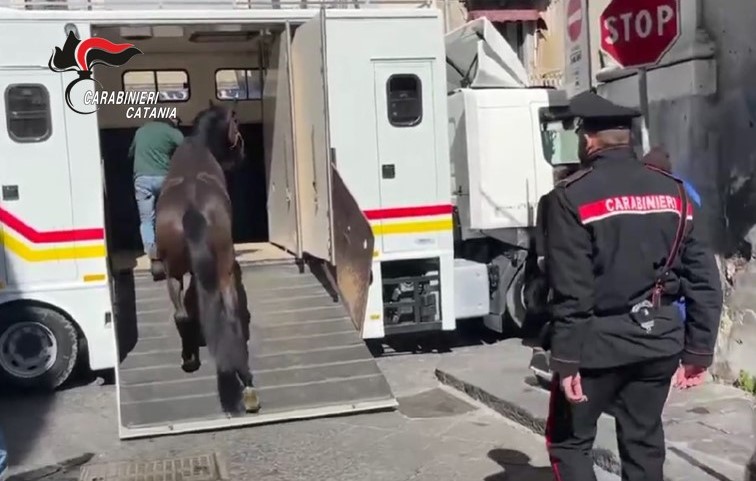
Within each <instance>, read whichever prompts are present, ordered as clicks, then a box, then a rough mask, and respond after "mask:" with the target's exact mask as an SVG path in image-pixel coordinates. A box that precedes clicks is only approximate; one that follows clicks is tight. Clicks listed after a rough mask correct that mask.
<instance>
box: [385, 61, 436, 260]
mask: <svg viewBox="0 0 756 481" xmlns="http://www.w3.org/2000/svg"><path fill="white" fill-rule="evenodd" d="M373 74H374V85H375V102H376V104H375V105H376V108H375V112H376V116H377V117H376V124H375V125H376V129H377V131H376V138H377V140H378V161H379V163H380V169H381V170H380V175H381V181H380V192H381V208H382V209H386V210H391V209H397V208H405V209H406V213H407V216H408V217H413V220H411V221H406V220H405V221H402V220H401V219H400V221H398V222H397V221H393V220H392V221H391V222H388V221H386V220H384V221H382V226H381V231H382V232H383V234H384V235H383V236H382V239H383V251H384V252H398V251H408V250H416V249H418V248H427V247H428V246H429V245H434V244H435V243H436V236H435V232H433V231H434V230H437V229H435V226H434V221H432V220H428V218H427V216H428V215H429V212H431V211H432V208H433V207H434V206H435V205H436V204H438V199H439V192H438V185H439V184H438V179H437V178H436V175H437V169H436V162H437V158H436V125H435V122H436V116H435V112H434V109H433V98H434V95H435V94H434V88H435V86H434V85H433V60H430V59H429V60H376V61H374V62H373ZM444 185H447V184H444ZM386 234H401V235H386Z"/></svg>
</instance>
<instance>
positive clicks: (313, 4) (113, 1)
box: [0, 0, 435, 10]
mask: <svg viewBox="0 0 756 481" xmlns="http://www.w3.org/2000/svg"><path fill="white" fill-rule="evenodd" d="M381 6H384V7H385V6H396V7H410V8H411V7H420V8H423V7H432V6H435V1H434V0H0V8H2V7H5V8H12V9H18V10H140V9H141V10H155V9H157V10H163V9H216V8H219V9H234V10H249V9H260V8H268V9H270V8H273V9H278V8H305V9H307V8H321V7H326V8H370V7H381Z"/></svg>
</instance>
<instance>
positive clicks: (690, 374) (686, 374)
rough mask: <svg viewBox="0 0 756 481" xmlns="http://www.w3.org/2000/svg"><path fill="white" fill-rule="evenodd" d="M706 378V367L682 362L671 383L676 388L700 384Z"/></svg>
mask: <svg viewBox="0 0 756 481" xmlns="http://www.w3.org/2000/svg"><path fill="white" fill-rule="evenodd" d="M705 380H706V368H705V367H700V366H693V365H690V364H683V365H681V366H680V367H679V368H678V369H677V372H676V373H675V377H674V379H673V382H672V383H673V385H674V386H675V387H676V388H678V389H688V388H691V387H696V386H700V385H701V384H703V382H704V381H705Z"/></svg>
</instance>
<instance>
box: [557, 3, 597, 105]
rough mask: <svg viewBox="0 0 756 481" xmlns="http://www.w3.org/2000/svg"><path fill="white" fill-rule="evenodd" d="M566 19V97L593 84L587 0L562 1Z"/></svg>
mask: <svg viewBox="0 0 756 481" xmlns="http://www.w3.org/2000/svg"><path fill="white" fill-rule="evenodd" d="M564 8H565V19H566V28H565V32H566V36H565V49H564V51H565V74H564V90H565V91H566V92H567V96H568V97H573V96H575V95H577V94H579V93H581V92H585V91H586V90H590V89H591V87H592V86H593V69H592V66H591V43H590V21H589V16H588V0H569V1H566V2H564Z"/></svg>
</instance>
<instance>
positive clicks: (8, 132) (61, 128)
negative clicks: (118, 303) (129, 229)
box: [0, 69, 91, 287]
mask: <svg viewBox="0 0 756 481" xmlns="http://www.w3.org/2000/svg"><path fill="white" fill-rule="evenodd" d="M62 82H63V80H62V76H61V75H60V74H57V73H53V72H50V71H49V70H47V69H44V70H42V69H33V70H32V69H30V70H4V71H0V92H2V93H3V94H4V96H3V99H4V102H3V108H2V109H0V110H1V111H2V112H1V113H0V125H2V128H3V129H4V130H5V132H4V133H2V134H0V152H2V155H0V177H1V180H2V193H1V194H0V208H1V210H0V215H1V216H2V224H3V238H2V239H3V245H4V252H5V259H4V265H3V266H2V268H3V272H4V274H5V277H6V282H7V284H8V285H9V286H12V287H21V286H28V285H31V284H35V283H42V282H62V281H70V280H73V279H76V276H77V268H76V264H75V262H74V261H75V260H77V259H79V258H82V257H87V256H88V254H89V252H88V250H91V249H87V248H85V247H80V246H78V245H77V244H78V242H76V241H77V232H76V231H74V230H73V212H72V209H71V182H70V177H69V164H68V140H67V132H66V122H65V116H64V109H65V108H66V105H65V103H64V101H63V91H64V89H65V87H64V84H63V83H62Z"/></svg>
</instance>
